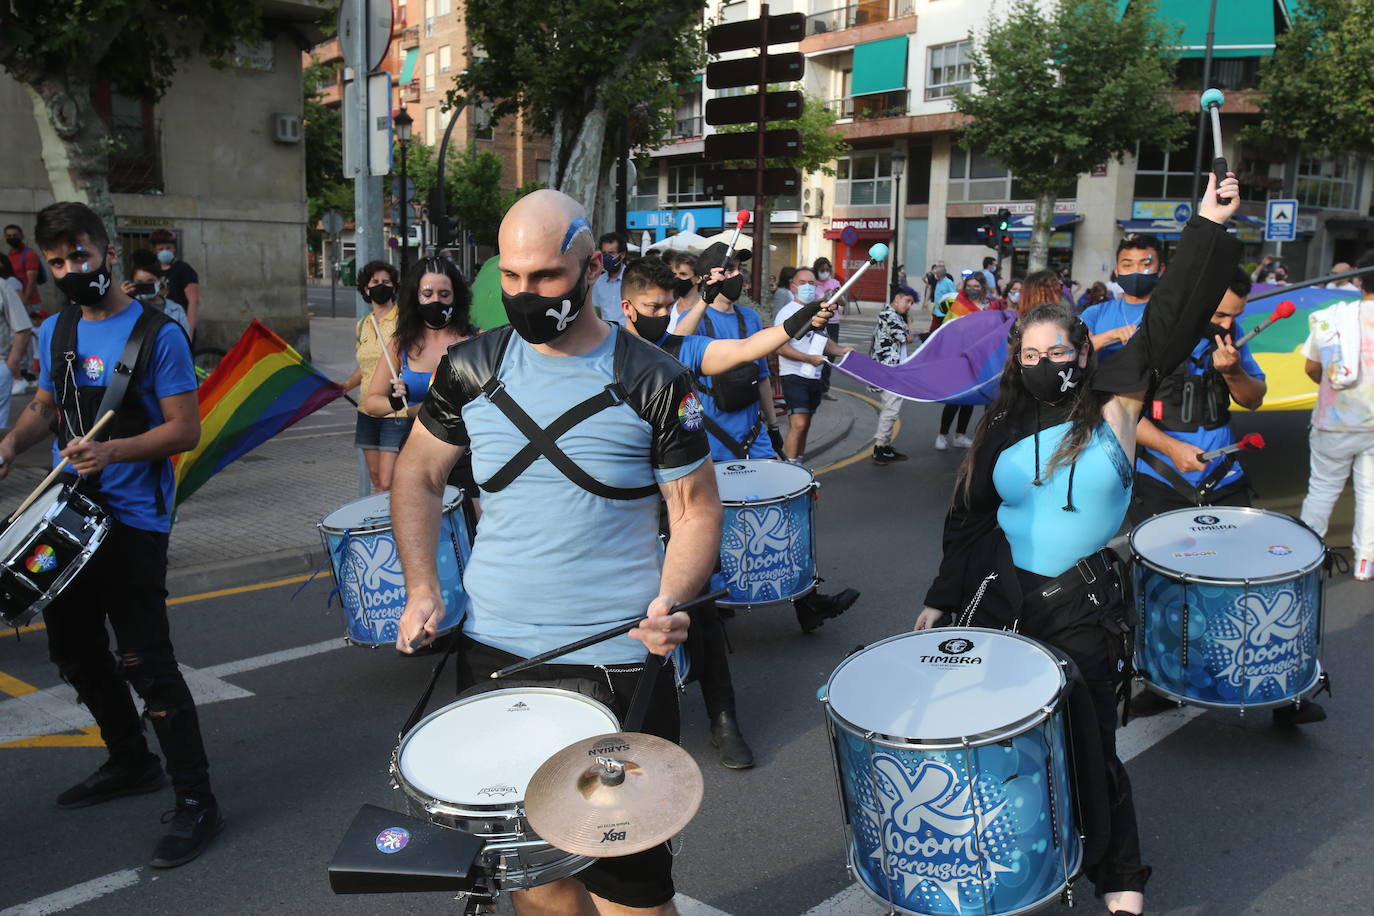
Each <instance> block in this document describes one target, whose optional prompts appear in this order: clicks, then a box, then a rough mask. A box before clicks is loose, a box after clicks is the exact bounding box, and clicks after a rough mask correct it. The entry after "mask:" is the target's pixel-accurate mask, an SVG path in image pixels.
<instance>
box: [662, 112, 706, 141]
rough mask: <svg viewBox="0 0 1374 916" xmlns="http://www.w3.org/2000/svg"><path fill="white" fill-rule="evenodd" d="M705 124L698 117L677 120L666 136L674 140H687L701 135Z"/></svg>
mask: <svg viewBox="0 0 1374 916" xmlns="http://www.w3.org/2000/svg"><path fill="white" fill-rule="evenodd" d="M704 124H705V122H704V121H703V120H702V118H701V116H700V115H697V116H696V117H692V118H678V119H677V121H676V122H674V124H673V129H672V130H671V131H670V132H669V133H668V136H669V137H671V138H672V139H674V140H687V139H690V138H692V137H700V136H701V135H702V130H703V125H704Z"/></svg>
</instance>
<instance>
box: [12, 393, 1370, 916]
mask: <svg viewBox="0 0 1374 916" xmlns="http://www.w3.org/2000/svg"><path fill="white" fill-rule="evenodd" d="M937 413H938V411H937V410H936V408H934V407H924V408H919V407H908V408H907V409H906V411H905V416H904V420H905V421H906V423H905V426H904V428H903V431H902V434H901V437H900V438H899V440H898V443H897V444H898V447H899V448H900V449H901V450H903V451H907V452H910V453H911V454H912V456H913V458H912V460H911V461H908V462H906V463H904V464H900V465H892V466H888V467H875V466H873V465H872V464H871V463H869V462H868V461H867V460H860V461H856V462H854V463H852V464H849V465H847V466H844V467H840V468H837V469H835V470H832V471H829V472H827V473H825V474H824V475H823V476H822V477H821V481H822V483H823V488H822V497H821V502H820V505H819V509H818V517H819V526H818V527H819V530H818V538H819V549H820V558H821V572H822V574H823V575H824V576H825V577H826V578H827V579H828V580H829V581H828V584H827V587H828V588H829V587H835V588H838V587H841V586H844V585H854V586H856V587H859V588H861V589H862V590H863V598H862V599H861V601H860V602H859V604H857V605H856V606H855V607H854V608H853V609H852V610H851V611H850V612H849V613H848V614H847V615H845V616H844V617H843V618H841V619H839V620H837V621H831V622H829V623H827V625H826V626H825V627H824V628H823V629H822V630H821V631H820V632H819V633H817V634H815V635H813V636H803V635H802V634H801V633H800V632H798V630H797V628H796V625H795V623H794V622H793V621H792V620H791V615H790V613H789V612H785V611H773V610H768V609H764V610H758V611H754V612H751V613H748V614H743V615H741V616H740V617H739V618H738V619H737V620H736V621H735V622H734V623H733V624H732V626H731V629H730V636H731V640H732V642H733V645H734V650H735V654H734V656H733V666H734V669H735V678H736V682H737V684H738V686H739V691H740V716H741V719H742V721H743V722H744V725H745V729H746V732H747V734H748V735H749V737H750V739H751V741H752V743H753V744H754V747H755V749H756V751H757V752H758V756H759V766H758V767H757V768H756V769H754V770H751V771H747V772H731V771H727V770H724V769H722V768H721V767H720V766H718V765H717V764H716V763H715V762H714V760H713V756H712V751H711V749H710V747H709V745H708V731H707V723H706V718H705V713H704V710H703V707H702V704H701V701H700V695H699V693H698V692H697V691H696V690H695V688H691V689H689V690H688V692H687V693H686V695H685V696H684V700H683V709H684V723H685V725H684V738H683V744H684V746H685V747H686V748H687V749H688V750H689V751H691V752H692V753H693V754H694V755H695V756H696V758H697V759H698V760H699V761H700V762H701V764H702V768H703V772H704V775H705V778H706V800H705V803H704V804H703V806H702V809H701V812H700V814H699V815H698V817H697V818H696V820H695V821H694V822H693V823H692V824H691V826H690V827H689V828H688V830H687V831H686V834H685V836H684V840H683V850H682V854H681V856H680V857H679V858H678V860H677V864H676V875H677V879H678V883H679V890H680V891H681V892H682V893H683V894H685V895H687V896H688V897H690V898H692V900H693V901H696V902H697V903H693V904H690V905H684V913H686V914H692V913H695V914H702V916H718V914H720V913H726V914H732V916H772V914H777V916H799V914H806V913H817V914H819V913H834V914H868V913H875V912H878V910H877V909H876V908H874V907H872V906H871V905H869V904H867V903H865V902H864V901H863V899H862V897H861V896H860V895H858V894H856V893H855V892H854V891H853V890H852V889H851V884H850V882H849V880H848V878H847V877H846V874H845V869H844V863H843V854H842V845H841V839H840V830H839V825H840V820H839V813H838V810H837V804H836V795H835V787H834V782H833V777H832V776H831V764H830V759H829V754H828V751H827V749H826V743H825V739H824V735H823V732H822V728H821V715H820V709H819V708H818V705H817V703H816V700H815V691H816V688H817V687H818V686H819V685H820V684H822V683H824V681H825V680H826V678H827V676H828V675H829V673H830V672H831V671H832V670H833V669H834V667H835V665H836V664H837V663H838V662H839V661H840V660H841V659H842V658H843V657H844V656H845V655H846V653H848V652H849V651H850V650H851V649H853V648H854V647H855V646H859V645H862V644H866V643H869V642H872V641H874V640H876V639H879V638H881V637H884V636H887V635H890V634H893V633H896V632H899V631H902V630H905V629H907V628H908V627H909V626H910V623H911V620H912V618H913V616H914V613H915V609H916V604H917V598H918V597H919V595H920V594H921V593H922V591H923V590H924V588H925V586H926V584H927V583H928V582H929V580H930V577H931V575H932V574H933V572H934V569H935V565H936V563H937V561H938V549H939V547H938V543H939V538H938V532H939V523H940V519H941V517H942V515H943V512H944V507H945V505H946V500H947V498H948V497H947V494H948V491H949V486H950V482H951V481H952V478H953V474H954V470H955V467H956V465H957V462H958V460H959V458H960V457H961V456H960V454H959V453H957V452H946V453H937V452H934V451H932V450H930V449H929V448H928V443H929V441H930V440H931V438H932V437H933V434H934V429H933V425H934V422H935V417H936V415H937ZM869 416H871V415H869ZM869 416H865V415H860V417H859V418H858V420H857V421H856V424H855V431H854V433H853V434H852V436H851V438H850V440H849V441H848V448H847V451H849V452H853V453H858V452H859V451H860V449H861V448H862V447H863V446H864V445H865V443H864V442H863V441H862V440H863V437H864V436H865V435H866V434H867V433H868V431H869V430H868V428H867V423H868V422H869ZM1280 416H1281V417H1287V420H1286V421H1282V422H1280V421H1272V422H1271V421H1269V420H1263V421H1262V422H1263V423H1265V424H1267V425H1266V426H1265V429H1266V432H1265V434H1266V438H1268V437H1270V436H1271V435H1276V431H1275V429H1272V428H1270V427H1271V426H1275V427H1282V428H1283V429H1287V428H1288V427H1290V426H1296V427H1297V430H1296V431H1293V430H1289V432H1288V435H1289V439H1290V440H1291V442H1292V443H1293V445H1292V448H1291V449H1289V450H1288V451H1287V452H1286V454H1282V455H1280V454H1279V453H1278V452H1271V453H1266V454H1265V455H1263V456H1260V458H1261V459H1262V460H1260V461H1256V462H1254V466H1255V467H1256V470H1257V473H1256V476H1257V477H1259V478H1261V479H1263V480H1271V479H1272V480H1274V481H1277V482H1278V484H1279V485H1278V486H1276V487H1274V488H1271V489H1270V490H1269V493H1268V496H1269V498H1271V499H1274V500H1276V501H1279V502H1282V501H1283V500H1285V499H1290V500H1291V498H1292V497H1291V493H1292V491H1293V489H1294V486H1295V484H1294V482H1293V476H1294V475H1293V472H1292V469H1293V468H1295V467H1299V466H1301V464H1302V462H1305V455H1303V453H1302V436H1301V419H1300V418H1296V417H1295V416H1293V415H1280ZM1279 438H1280V440H1282V436H1279ZM837 451H839V450H837ZM1297 486H1300V483H1299V484H1297ZM1261 489H1262V490H1263V489H1264V487H1263V486H1261ZM309 521H310V522H313V519H312V520H309ZM305 523H308V522H306V521H303V524H305ZM1345 538H1348V532H1340V531H1338V532H1337V533H1336V534H1335V535H1334V539H1335V541H1336V542H1337V543H1348V541H1347V540H1344V539H1345ZM328 587H329V583H327V582H318V581H317V582H315V583H313V584H311V585H310V586H308V587H306V589H305V590H304V591H303V592H302V593H301V594H300V595H299V596H296V597H293V592H294V587H281V588H269V589H264V590H259V591H252V592H247V593H243V594H234V595H227V596H221V597H212V598H206V599H201V600H194V601H189V602H185V603H181V604H179V605H177V607H176V608H175V609H174V611H173V619H174V625H175V629H176V633H177V634H178V636H177V644H178V649H179V654H180V658H181V660H182V662H183V663H184V664H186V665H188V666H190V667H191V668H193V669H196V671H197V672H198V673H197V675H196V676H195V677H194V678H193V680H194V681H195V682H196V683H197V684H198V685H199V688H198V689H200V690H201V691H202V695H204V696H208V697H216V698H220V699H219V701H217V702H211V703H207V704H206V705H204V706H203V709H202V718H203V721H204V724H205V730H206V735H207V740H208V743H209V746H210V750H211V756H212V763H213V766H214V773H213V775H214V779H215V780H216V785H217V788H218V791H219V793H220V795H221V798H222V799H223V802H224V805H225V808H226V810H227V814H228V818H229V827H228V829H227V830H226V832H225V833H224V834H223V836H222V837H221V838H220V840H219V841H218V842H217V843H216V845H215V846H214V847H213V848H212V849H211V850H210V851H209V852H207V854H206V855H205V856H204V857H203V858H202V859H201V860H200V861H198V862H196V863H194V864H193V865H190V866H187V867H185V868H182V869H179V870H176V871H173V872H170V873H157V872H151V871H149V870H147V869H141V868H140V866H141V865H142V863H143V860H144V858H145V856H146V855H147V853H148V852H149V850H150V849H151V846H152V843H153V842H154V840H155V838H156V835H157V831H158V825H157V815H158V814H159V813H160V812H161V811H162V810H163V808H164V807H165V803H166V801H167V799H166V797H165V796H155V797H141V798H137V799H125V800H121V801H118V802H114V803H111V804H108V805H104V806H100V807H97V808H92V809H87V810H83V811H72V812H68V811H58V810H57V809H55V808H54V807H53V806H52V804H51V798H52V796H53V795H55V794H56V793H57V792H58V791H60V790H61V789H63V788H65V787H66V786H67V785H68V784H70V783H71V782H72V781H74V780H75V779H77V778H79V777H81V776H83V775H85V773H87V772H88V771H89V770H91V769H92V768H94V767H95V766H96V765H98V764H99V763H100V761H101V760H102V752H101V751H100V750H99V749H97V748H95V747H92V746H90V745H91V744H92V743H93V742H92V740H91V739H90V738H89V736H86V735H83V734H82V733H80V732H76V731H73V733H72V734H70V735H69V736H68V737H67V739H66V741H67V743H68V744H71V745H75V746H43V747H31V746H30V747H21V748H0V767H3V772H4V773H5V777H6V791H5V792H4V793H3V795H0V823H3V824H5V825H6V828H7V830H6V834H7V836H8V838H9V842H8V843H7V844H6V865H7V868H6V880H5V881H4V883H3V885H0V914H5V916H9V914H11V913H14V914H18V913H36V912H56V911H59V910H58V909H55V907H65V906H67V905H72V904H74V903H76V902H77V901H80V900H83V899H86V900H88V902H85V903H82V904H79V905H80V909H79V910H77V912H80V913H92V914H96V913H100V914H104V913H109V914H123V913H128V912H152V913H249V912H254V913H256V912H261V911H264V910H271V911H273V912H281V913H301V914H305V913H310V914H314V913H318V912H321V911H325V910H327V911H329V912H338V913H374V912H379V911H385V912H396V913H446V912H453V907H452V904H451V903H450V902H448V901H447V898H446V897H445V896H444V895H441V894H436V895H414V896H406V897H388V898H368V897H354V898H335V897H333V896H332V895H331V894H330V892H329V889H328V886H327V883H326V878H325V871H324V866H325V864H326V862H327V861H328V859H329V857H330V855H331V854H332V851H333V849H334V846H335V844H336V842H337V840H338V838H339V836H340V835H341V833H342V831H343V829H344V827H345V826H346V824H347V823H348V821H349V819H350V818H351V816H352V814H353V813H354V812H355V811H356V810H357V807H358V806H359V805H360V804H362V803H365V802H372V803H376V804H381V805H390V806H395V807H399V806H400V804H399V801H398V799H397V798H396V793H395V792H393V791H392V790H390V789H389V788H388V787H387V773H386V768H387V761H388V757H389V755H390V753H391V751H392V749H393V747H394V744H395V733H396V729H397V728H398V726H399V723H400V721H401V720H402V719H403V718H404V715H405V712H406V710H407V709H408V708H409V706H410V704H411V703H412V702H413V700H414V698H415V697H416V695H417V694H418V692H419V690H420V688H421V686H422V684H423V682H424V681H425V679H426V677H427V675H428V672H429V668H430V662H429V661H426V660H424V659H406V658H400V657H397V656H396V655H394V654H393V653H391V652H389V651H369V650H363V649H355V648H339V647H337V646H338V643H337V640H338V637H339V635H340V633H341V628H340V624H339V622H338V620H337V617H336V613H337V612H334V611H330V610H326V609H325V597H326V593H327V591H328ZM1371 594H1374V589H1371V587H1370V586H1367V585H1360V584H1358V583H1354V582H1352V581H1351V580H1350V579H1349V578H1348V577H1338V578H1337V579H1335V580H1334V581H1333V583H1332V587H1331V589H1330V592H1329V598H1328V617H1327V649H1326V656H1327V663H1328V667H1329V669H1330V670H1331V671H1332V672H1333V673H1334V677H1335V686H1336V693H1335V696H1334V698H1332V699H1330V700H1328V701H1326V705H1327V707H1328V709H1329V710H1330V711H1331V713H1332V719H1331V721H1329V722H1327V723H1324V724H1321V725H1315V726H1310V727H1307V728H1304V729H1302V730H1299V731H1291V732H1281V731H1276V730H1274V729H1273V728H1271V727H1270V726H1269V724H1268V721H1267V718H1266V717H1265V716H1250V717H1246V718H1245V719H1244V720H1242V719H1239V718H1237V717H1236V716H1234V715H1230V714H1223V713H1215V712H1214V713H1206V714H1202V715H1190V716H1185V715H1183V714H1177V713H1170V714H1166V716H1164V717H1157V718H1154V719H1149V720H1138V721H1137V722H1135V723H1133V724H1132V725H1131V726H1130V727H1129V728H1128V729H1126V730H1125V731H1123V732H1122V738H1121V740H1122V742H1123V747H1124V748H1125V749H1126V753H1128V754H1131V755H1133V759H1132V760H1131V763H1130V770H1131V775H1132V779H1133V781H1134V784H1135V788H1136V795H1137V798H1138V799H1139V802H1140V809H1141V817H1142V830H1141V832H1142V840H1143V843H1144V846H1145V851H1146V855H1147V858H1148V860H1149V861H1150V862H1151V863H1152V864H1153V865H1154V866H1155V879H1154V884H1153V885H1152V891H1153V894H1152V897H1151V902H1150V910H1151V912H1152V913H1154V914H1171V916H1203V914H1206V916H1231V914H1242V913H1244V914H1256V916H1261V914H1262V916H1292V914H1304V916H1305V914H1316V913H1335V912H1352V913H1353V912H1368V911H1369V908H1368V906H1367V904H1366V902H1365V901H1367V899H1369V897H1370V895H1371V894H1372V893H1374V872H1371V870H1370V869H1369V868H1368V865H1367V863H1368V861H1369V858H1370V856H1371V854H1372V853H1374V842H1372V841H1371V836H1374V801H1371V799H1374V777H1371V768H1370V766H1369V762H1370V760H1371V758H1372V757H1374V740H1371V737H1370V734H1369V731H1368V729H1367V728H1366V727H1365V726H1366V725H1367V723H1368V722H1370V721H1371V717H1372V716H1374V708H1371V707H1374V700H1371V697H1374V690H1371V688H1374V683H1371V666H1370V665H1368V664H1367V662H1366V660H1367V659H1368V658H1369V657H1370V655H1371V653H1374V623H1371V621H1370V619H1369V616H1370V615H1369V611H1370V605H1371V600H1370V598H1371ZM44 649H45V645H44V639H43V634H42V632H41V631H38V632H34V633H30V634H26V635H25V636H24V638H23V641H22V642H16V641H13V640H10V639H6V640H5V641H3V642H0V671H2V672H3V673H4V675H5V677H4V678H3V679H0V689H3V690H4V691H5V692H8V693H11V694H13V693H20V692H22V691H23V689H24V685H26V684H27V685H34V686H37V687H40V688H53V687H56V686H57V679H56V677H55V675H54V673H53V672H52V670H51V668H50V667H49V666H48V665H47V664H46V663H45V662H44V661H43V658H42V656H43V652H44ZM293 649H302V650H313V651H314V653H315V654H308V655H302V656H301V657H296V658H294V659H289V660H281V659H280V658H277V659H273V658H265V659H264V658H262V656H263V655H264V654H265V653H273V652H280V651H285V650H293ZM243 659H255V661H251V662H247V663H240V664H234V663H236V662H240V661H241V660H243ZM273 662H275V663H273ZM45 696H46V695H45ZM30 701H31V702H32V701H33V699H32V696H31V697H30ZM9 703H10V705H8V706H4V707H0V724H4V723H6V722H12V721H13V717H14V716H15V715H17V713H16V711H15V706H14V702H13V701H9ZM1172 728H1177V730H1175V731H1172V733H1169V730H1170V729H1172ZM48 743H49V744H52V743H55V741H54V740H53V739H48ZM73 888H75V889H74V890H73ZM1080 892H1081V893H1083V894H1084V895H1087V894H1088V893H1089V891H1088V890H1087V889H1086V887H1084V886H1083V885H1082V884H1080ZM47 895H57V896H56V897H48V896H47ZM41 898H47V902H46V903H44V904H43V905H42V906H38V907H36V908H28V909H25V908H23V907H22V906H20V905H21V904H24V903H25V902H28V901H34V900H39V899H41ZM5 907H17V908H16V909H11V910H7V909H4V908H5ZM1082 911H1084V910H1081V909H1080V912H1082ZM1100 911H1101V910H1100V909H1098V907H1097V905H1096V904H1094V903H1092V902H1091V901H1089V902H1088V905H1087V909H1086V912H1100Z"/></svg>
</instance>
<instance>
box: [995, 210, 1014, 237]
mask: <svg viewBox="0 0 1374 916" xmlns="http://www.w3.org/2000/svg"><path fill="white" fill-rule="evenodd" d="M997 231H998V232H1009V231H1011V211H1010V210H1008V209H1007V208H1006V207H1003V208H1002V209H1000V210H998V211H997Z"/></svg>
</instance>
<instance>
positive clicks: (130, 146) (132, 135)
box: [94, 83, 164, 194]
mask: <svg viewBox="0 0 1374 916" xmlns="http://www.w3.org/2000/svg"><path fill="white" fill-rule="evenodd" d="M94 101H95V108H96V111H97V112H98V113H99V114H100V117H101V118H102V119H103V120H104V121H105V123H106V124H107V125H109V128H110V136H111V139H112V140H114V141H115V142H114V144H113V149H112V150H111V152H110V154H109V176H110V178H109V180H110V190H111V191H112V192H114V193H115V194H147V193H149V192H153V191H162V190H164V188H163V186H162V124H161V122H160V121H158V120H157V119H155V118H154V117H153V106H152V105H150V104H148V103H146V102H142V101H139V100H138V99H133V98H129V97H128V96H124V95H120V94H119V93H118V92H115V91H113V89H111V87H110V84H109V83H101V84H99V85H98V86H97V87H96V90H95V99H94Z"/></svg>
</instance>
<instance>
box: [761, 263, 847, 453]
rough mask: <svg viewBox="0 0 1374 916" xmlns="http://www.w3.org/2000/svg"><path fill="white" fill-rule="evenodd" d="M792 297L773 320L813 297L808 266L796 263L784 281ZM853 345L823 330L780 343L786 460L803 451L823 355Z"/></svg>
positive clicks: (821, 390) (820, 390)
mask: <svg viewBox="0 0 1374 916" xmlns="http://www.w3.org/2000/svg"><path fill="white" fill-rule="evenodd" d="M788 288H789V289H791V290H792V301H791V302H790V303H788V304H787V305H785V306H783V307H782V308H781V309H779V310H778V313H777V315H775V316H774V317H773V323H774V324H782V323H783V322H784V321H786V320H787V319H788V318H789V317H791V315H792V314H793V313H794V312H796V311H797V310H798V309H800V308H801V307H802V306H804V305H809V304H811V303H812V302H814V301H815V300H816V296H817V292H816V274H815V272H813V271H812V270H811V268H809V267H798V268H797V272H796V273H795V274H793V275H792V282H791V283H790V284H788ZM852 349H853V347H841V346H839V345H838V344H836V343H835V342H834V341H832V340H831V339H830V338H829V337H827V336H826V335H825V334H822V333H817V332H815V331H807V332H806V335H805V336H804V337H802V339H801V340H797V341H793V342H792V343H790V344H783V346H782V348H781V349H779V350H778V374H779V375H780V376H781V377H782V395H783V398H784V399H785V400H786V401H787V438H786V439H785V440H784V442H783V447H782V450H783V453H784V454H786V455H787V458H788V460H789V461H796V462H800V461H801V460H802V456H803V455H805V454H806V436H807V434H808V433H809V432H810V431H811V416H812V415H813V414H814V413H815V412H816V408H818V407H820V404H821V399H822V397H823V396H824V394H825V383H824V382H823V381H821V369H822V367H824V366H825V358H826V357H827V356H842V355H844V354H845V353H846V352H848V351H849V350H852Z"/></svg>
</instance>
